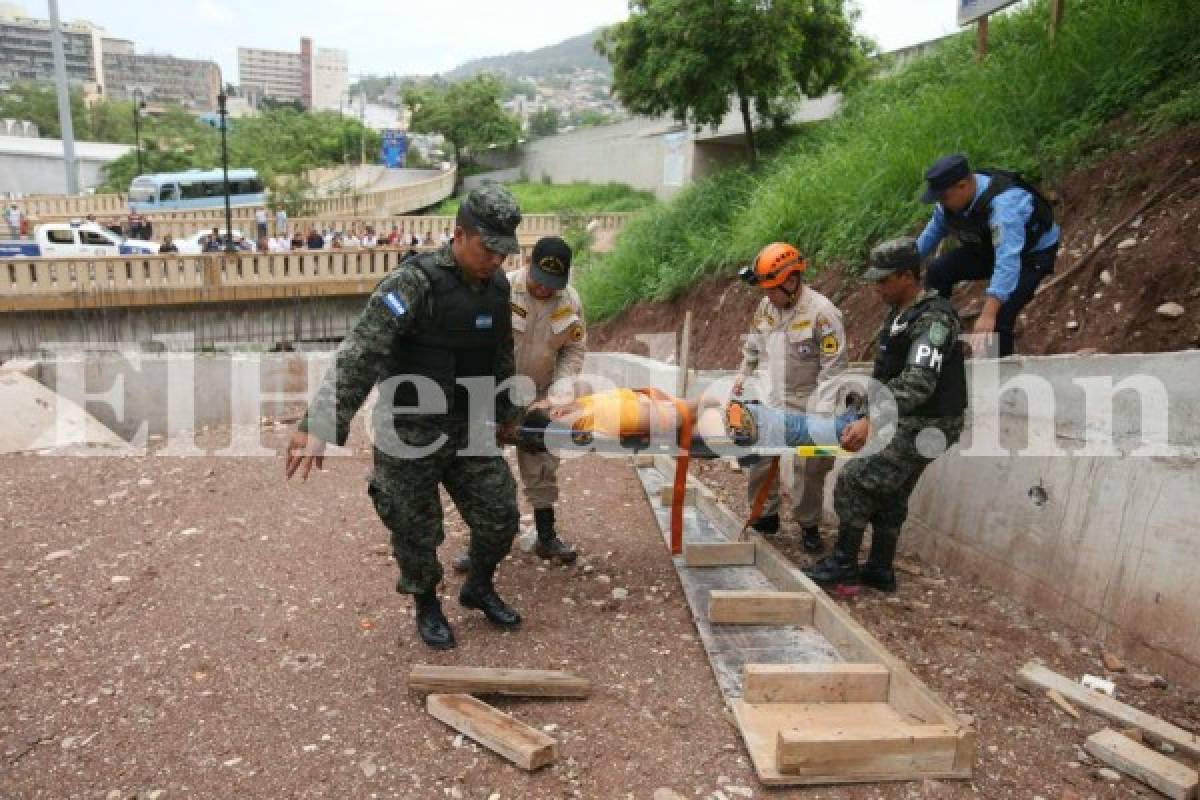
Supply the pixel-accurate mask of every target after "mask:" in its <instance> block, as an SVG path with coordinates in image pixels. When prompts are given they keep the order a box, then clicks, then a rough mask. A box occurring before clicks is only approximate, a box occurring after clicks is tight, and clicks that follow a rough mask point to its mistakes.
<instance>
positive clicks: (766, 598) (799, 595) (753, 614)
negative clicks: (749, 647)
mask: <svg viewBox="0 0 1200 800" xmlns="http://www.w3.org/2000/svg"><path fill="white" fill-rule="evenodd" d="M708 619H709V621H710V622H712V623H714V624H717V625H811V624H812V619H813V598H812V595H810V594H807V593H806V592H761V591H746V590H725V589H713V590H712V592H711V593H710V594H709V597H708Z"/></svg>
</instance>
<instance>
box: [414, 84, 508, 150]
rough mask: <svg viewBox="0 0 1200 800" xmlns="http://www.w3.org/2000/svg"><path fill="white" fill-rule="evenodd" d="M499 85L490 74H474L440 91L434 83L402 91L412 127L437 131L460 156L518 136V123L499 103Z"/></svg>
mask: <svg viewBox="0 0 1200 800" xmlns="http://www.w3.org/2000/svg"><path fill="white" fill-rule="evenodd" d="M502 91H503V86H502V85H501V83H500V81H499V80H497V79H496V78H495V77H494V76H492V75H477V76H475V77H473V78H470V79H468V80H465V81H461V82H459V83H455V84H451V85H450V86H449V87H447V88H446V89H445V90H444V91H443V90H441V89H439V88H438V87H436V86H414V87H409V88H407V89H406V90H405V92H404V103H405V105H407V106H408V107H409V108H410V109H412V125H411V127H412V130H414V131H416V132H417V133H440V134H442V135H443V136H445V137H446V139H447V140H449V141H450V142H451V143H452V144H453V145H454V149H455V150H456V151H457V152H458V154H459V156H460V157H464V158H466V159H467V160H470V158H471V154H472V153H475V152H478V151H479V150H482V149H483V148H486V147H488V146H490V145H497V146H504V145H509V144H513V143H514V142H516V141H517V139H518V138H520V136H521V125H520V123H518V122H517V120H516V119H515V118H513V117H512V116H511V115H509V114H506V113H505V111H504V109H502V108H501V107H500V97H501V94H502Z"/></svg>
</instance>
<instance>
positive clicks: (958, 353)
mask: <svg viewBox="0 0 1200 800" xmlns="http://www.w3.org/2000/svg"><path fill="white" fill-rule="evenodd" d="M934 308H940V309H945V310H946V311H949V312H950V313H951V314H955V313H956V312H955V311H954V306H953V305H951V304H950V301H949V300H947V299H945V298H944V297H941V296H939V295H935V296H933V297H928V298H926V299H924V300H921V301H919V302H917V303H916V304H915V305H913V306H911V307H909V308H906V309H905V310H904V311H902V312H900V313H899V314H897V313H896V312H895V311H893V312H892V313H891V314H889V315H888V318H887V321H886V322H885V323H884V325H883V328H882V329H881V330H880V331H879V353H878V355H876V356H875V369H874V370H873V371H872V373H871V377H873V378H874V379H875V380H877V381H879V382H880V383H887V382H888V381H890V380H892V379H893V378H895V377H896V376H897V375H899V374H900V373H901V372H903V371H904V368H905V367H907V366H908V364H909V357H908V356H909V351H910V350H911V349H912V345H913V341H912V337H911V335H910V334H909V330H910V329H911V328H912V323H913V322H914V321H916V319H917V318H918V317H920V316H921V315H922V314H924V313H926V312H928V311H930V310H932V309H934ZM966 407H967V370H966V364H965V363H964V359H963V346H962V342H960V341H958V340H957V339H955V340H954V341H952V342H946V345H945V351H944V354H943V355H942V365H941V370H940V371H939V372H938V381H937V388H935V389H934V391H933V394H932V395H931V396H930V398H929V399H928V400H926V401H925V402H924V403H922V404H921V405H920V406H919V407H918V408H916V409H914V410H913V411H912V412H911V413H910V414H909V415H908V416H914V417H957V416H960V415H961V414H962V413H963V410H964V409H965V408H966Z"/></svg>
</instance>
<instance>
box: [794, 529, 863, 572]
mask: <svg viewBox="0 0 1200 800" xmlns="http://www.w3.org/2000/svg"><path fill="white" fill-rule="evenodd" d="M862 538H863V532H862V531H861V530H855V529H854V528H848V527H844V526H843V527H842V528H841V529H840V530H839V531H838V540H837V544H836V545H834V548H833V552H832V553H831V554H829V555H828V556H826V557H825V558H823V559H821V560H820V561H818V562H817V563H816V564H813V565H812V566H811V567H809V568H808V569H806V570H804V574H805V575H807V576H808V577H810V578H812V579H813V581H814V582H815V583H817V584H820V585H821V586H831V585H834V584H839V583H857V582H858V549H859V548H860V547H862Z"/></svg>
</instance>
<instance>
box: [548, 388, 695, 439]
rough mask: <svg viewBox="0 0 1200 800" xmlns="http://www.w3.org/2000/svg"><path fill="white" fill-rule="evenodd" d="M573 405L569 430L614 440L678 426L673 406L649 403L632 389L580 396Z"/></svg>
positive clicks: (655, 401)
mask: <svg viewBox="0 0 1200 800" xmlns="http://www.w3.org/2000/svg"><path fill="white" fill-rule="evenodd" d="M576 403H577V404H578V406H579V411H578V412H577V413H575V414H572V415H571V418H570V420H571V429H572V430H575V431H589V432H591V433H598V434H602V435H606V436H611V437H614V438H616V437H619V436H634V435H640V434H648V433H650V432H651V431H664V430H666V431H673V430H675V429H676V427H677V426H678V424H679V421H678V420H677V419H676V417H675V406H674V404H672V403H666V402H662V401H659V400H652V399H651V398H649V397H647V396H646V395H644V394H642V393H641V392H638V391H635V390H633V389H614V390H613V391H610V392H601V393H599V394H590V395H584V396H583V397H580V398H579V399H578V400H577V401H576Z"/></svg>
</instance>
